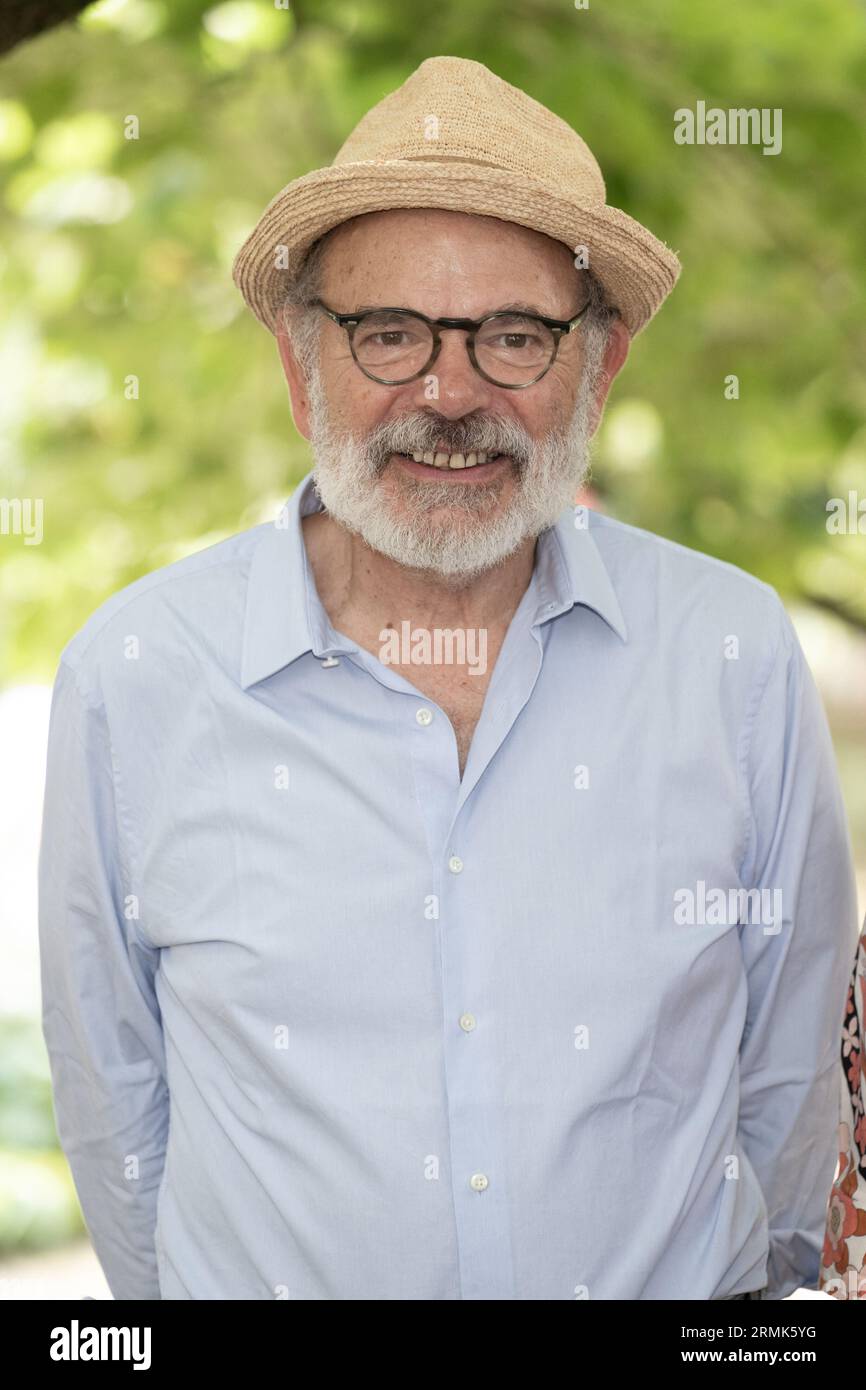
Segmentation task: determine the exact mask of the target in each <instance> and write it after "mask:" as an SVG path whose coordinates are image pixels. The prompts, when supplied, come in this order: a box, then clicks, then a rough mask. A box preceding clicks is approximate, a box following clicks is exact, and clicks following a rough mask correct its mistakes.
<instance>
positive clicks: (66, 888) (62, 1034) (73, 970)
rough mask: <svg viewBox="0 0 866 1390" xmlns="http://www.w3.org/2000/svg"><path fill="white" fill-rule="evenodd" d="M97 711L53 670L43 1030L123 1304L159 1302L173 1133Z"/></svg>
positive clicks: (68, 1144)
mask: <svg viewBox="0 0 866 1390" xmlns="http://www.w3.org/2000/svg"><path fill="white" fill-rule="evenodd" d="M119 840H120V837H119V833H118V813H117V803H116V797H115V776H114V769H113V760H112V749H111V744H110V739H109V730H108V726H107V720H106V714H105V710H104V708H103V707H102V705H101V703H100V702H99V701H98V700H97V701H94V700H93V699H92V698H88V697H85V695H84V693H83V692H82V690H81V689H80V688H79V684H78V680H77V678H76V674H75V672H74V670H73V669H72V668H71V666H69V665H67V664H66V662H65V661H64V660H63V659H61V664H60V668H59V670H58V673H57V677H56V680H55V684H54V691H53V695H52V702H51V714H50V721H49V730H48V760H47V776H46V785H45V800H44V807H43V817H42V838H41V843H40V850H39V946H40V968H41V981H42V1029H43V1035H44V1038H45V1042H46V1046H47V1048H48V1056H49V1062H50V1066H51V1077H52V1083H53V1093H54V1114H55V1119H56V1123H57V1132H58V1135H59V1138H60V1143H61V1146H62V1148H63V1150H64V1152H65V1154H66V1157H67V1159H68V1161H69V1165H70V1168H71V1170H72V1175H73V1178H74V1181H75V1186H76V1190H77V1192H78V1197H79V1200H80V1202H81V1208H82V1212H83V1214H84V1219H85V1222H86V1225H87V1229H88V1232H89V1234H90V1238H91V1240H92V1242H93V1246H94V1249H95V1250H96V1254H97V1255H98V1257H99V1260H100V1263H101V1264H102V1268H103V1270H104V1272H105V1276H106V1279H107V1281H108V1285H109V1288H110V1289H111V1292H112V1294H113V1295H114V1297H115V1298H117V1299H146V1300H155V1299H159V1297H160V1292H159V1281H158V1276H157V1260H156V1252H155V1247H154V1228H155V1224H156V1208H157V1200H158V1193H159V1186H160V1182H161V1178H162V1173H163V1168H164V1162H165V1145H166V1138H167V1133H168V1109H169V1098H168V1088H167V1085H166V1080H165V1054H164V1046H163V1034H162V1026H161V1020H160V1011H159V1005H158V1002H157V997H156V992H155V988H154V977H155V972H156V967H157V963H158V955H159V953H158V951H155V950H154V949H153V948H151V947H148V946H147V945H146V944H145V943H144V941H143V940H142V939H141V938H140V937H139V935H138V932H137V928H136V925H135V902H134V899H133V898H132V896H131V894H130V884H129V876H128V864H126V863H125V862H124V860H123V856H122V849H121V844H120V842H119Z"/></svg>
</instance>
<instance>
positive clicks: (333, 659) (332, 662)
mask: <svg viewBox="0 0 866 1390" xmlns="http://www.w3.org/2000/svg"><path fill="white" fill-rule="evenodd" d="M339 664H340V658H339V657H338V656H326V657H325V659H324V661H323V662H322V666H323V668H324V667H325V666H339Z"/></svg>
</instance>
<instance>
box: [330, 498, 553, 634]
mask: <svg viewBox="0 0 866 1390" xmlns="http://www.w3.org/2000/svg"><path fill="white" fill-rule="evenodd" d="M303 531H304V543H305V545H306V549H307V555H308V558H309V561H310V568H311V569H312V572H313V578H314V579H315V582H316V589H317V590H318V594H319V598H320V599H321V602H322V606H323V607H324V609H325V612H326V613H327V614H328V617H329V618H330V620H331V622H332V624H333V626H334V627H335V628H336V629H337V630H338V631H340V632H344V633H346V635H347V636H354V635H355V634H356V633H358V632H359V631H375V632H378V631H379V630H380V629H381V628H384V627H387V626H388V625H389V624H392V625H393V624H397V623H399V622H401V621H403V620H405V619H408V620H410V621H411V622H412V623H413V625H415V626H419V627H427V628H433V627H447V628H486V629H490V630H493V631H495V630H497V629H502V628H504V627H507V626H508V624H509V623H510V621H511V619H512V617H513V616H514V612H515V610H516V608H517V605H518V604H519V603H520V600H521V598H522V597H523V595H524V593H525V592H526V588H527V586H528V584H529V581H530V579H531V577H532V567H533V564H534V562H535V541H534V540H531V539H530V540H527V541H526V542H525V543H524V544H523V545H522V546H521V547H520V549H519V550H518V551H516V552H515V554H514V555H511V556H509V558H508V559H507V560H504V561H503V562H502V564H500V565H497V566H496V567H495V568H494V569H491V570H488V571H486V572H485V573H483V574H481V575H478V576H476V577H475V578H473V579H471V580H460V581H459V582H456V581H454V580H453V579H449V578H443V577H442V576H441V575H436V574H432V573H430V572H429V571H419V570H412V569H407V568H406V567H405V566H403V565H400V564H398V563H397V562H396V561H395V560H391V559H389V557H388V556H386V555H381V554H380V553H379V552H378V551H375V550H371V549H370V547H369V546H368V545H367V544H366V542H364V541H363V540H361V538H360V536H357V535H354V534H353V533H352V532H350V531H347V530H346V529H345V527H343V526H341V525H340V524H339V523H338V522H336V521H334V520H333V518H332V517H330V516H329V515H328V514H327V512H315V513H313V514H312V515H311V516H307V517H305V518H304V520H303Z"/></svg>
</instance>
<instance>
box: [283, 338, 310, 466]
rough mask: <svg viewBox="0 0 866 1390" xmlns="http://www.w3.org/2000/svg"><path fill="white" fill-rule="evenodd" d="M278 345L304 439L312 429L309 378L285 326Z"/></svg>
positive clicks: (295, 413) (295, 415)
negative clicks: (308, 391) (308, 389)
mask: <svg viewBox="0 0 866 1390" xmlns="http://www.w3.org/2000/svg"><path fill="white" fill-rule="evenodd" d="M276 337H277V347H278V348H279V351H280V361H281V362H282V364H283V371H284V372H285V374H286V381H287V382H288V385H289V400H290V401H291V403H292V417H293V419H294V421H295V425H296V427H297V429H298V432H299V433H300V434H302V435H303V437H304V439H309V438H310V434H311V429H310V400H309V395H308V393H307V380H306V377H305V376H304V372H303V369H302V367H301V364H300V362H299V361H298V359H297V357H296V356H295V353H294V349H293V347H292V344H291V341H290V339H289V336H288V334H287V333H286V331H285V329H284V328H280V329H279V331H278V332H277V335H276Z"/></svg>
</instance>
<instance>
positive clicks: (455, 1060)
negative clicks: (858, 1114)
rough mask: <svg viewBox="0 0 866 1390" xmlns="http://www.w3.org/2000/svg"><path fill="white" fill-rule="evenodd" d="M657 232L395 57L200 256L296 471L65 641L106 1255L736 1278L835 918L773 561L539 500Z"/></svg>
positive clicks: (69, 1052)
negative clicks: (298, 461) (353, 111)
mask: <svg viewBox="0 0 866 1390" xmlns="http://www.w3.org/2000/svg"><path fill="white" fill-rule="evenodd" d="M678 270H679V263H678V262H677V260H676V258H675V257H674V256H673V255H672V253H671V252H670V251H668V250H667V248H665V247H664V246H663V245H662V244H661V243H660V242H658V241H656V239H655V238H654V237H653V236H652V235H651V234H650V233H649V232H647V231H646V230H645V229H644V228H642V227H640V226H639V225H638V224H637V223H635V222H633V221H632V219H630V218H628V217H627V216H626V215H625V214H624V213H622V212H620V211H618V210H617V209H614V208H608V207H607V206H606V204H605V201H604V184H603V181H602V178H601V174H600V171H599V169H598V166H597V164H596V163H595V160H594V158H593V156H592V155H591V153H590V152H589V150H588V149H587V147H586V145H585V144H584V143H583V141H582V140H581V139H580V138H579V137H578V136H577V135H576V134H575V133H574V132H573V131H571V130H570V129H569V128H568V127H567V126H566V125H565V124H564V123H563V122H562V121H560V120H558V118H556V117H555V116H553V115H552V114H551V113H550V112H548V111H546V110H545V109H544V108H543V107H541V106H539V105H538V104H537V103H536V102H534V101H533V100H532V99H531V98H529V97H528V96H526V95H525V94H524V93H522V92H520V91H518V90H516V89H515V88H513V87H510V86H508V85H507V84H506V83H504V82H502V81H500V79H499V78H497V77H496V76H494V74H492V73H491V72H489V71H488V70H487V69H486V68H485V67H483V66H481V65H480V64H478V63H474V62H468V61H465V60H461V59H457V58H431V59H428V60H427V61H426V62H425V63H423V64H422V65H421V67H420V68H419V69H418V71H417V72H415V73H414V74H413V75H412V76H411V77H410V78H409V79H408V81H407V82H406V83H405V84H404V85H403V86H402V87H401V88H400V89H399V90H398V91H397V92H395V93H392V94H391V95H390V96H388V97H387V98H385V100H384V101H382V102H381V103H380V104H379V105H378V106H376V107H375V108H374V109H373V110H372V111H371V112H369V113H368V114H367V116H365V118H364V119H363V120H362V121H361V123H360V125H359V126H358V128H357V129H356V131H355V132H354V133H353V134H352V136H351V137H350V138H349V140H348V141H347V143H346V145H344V146H343V148H342V150H341V151H340V153H339V154H338V156H337V159H336V160H335V163H334V164H333V165H332V166H331V167H330V168H328V169H326V170H320V171H317V172H316V173H314V174H309V175H306V176H304V177H303V178H301V179H299V180H296V181H295V182H294V183H292V184H290V185H289V186H288V187H287V188H286V189H284V190H283V191H282V193H280V194H279V195H278V196H277V198H275V199H274V200H273V202H272V203H271V204H270V205H269V207H268V209H266V211H265V213H264V214H263V216H262V219H261V221H260V222H259V224H258V225H257V227H256V228H255V229H254V231H253V232H252V233H251V235H250V237H249V238H248V240H247V242H246V243H245V244H244V246H243V247H242V248H241V251H240V252H239V254H238V258H237V261H236V264H235V272H234V273H235V278H236V280H237V283H238V284H239V286H240V288H241V290H242V292H243V294H244V296H245V298H246V300H247V302H248V303H249V304H250V306H251V307H252V309H253V310H254V312H255V313H256V314H257V315H258V317H259V318H260V319H261V320H262V322H263V323H265V324H266V325H267V326H268V328H270V329H271V330H272V331H273V332H274V333H275V335H276V337H277V341H278V344H279V351H280V355H281V360H282V364H283V367H284V369H285V373H286V377H287V381H288V384H289V388H290V393H291V401H292V409H293V413H294V418H295V421H296V423H297V426H298V428H299V429H300V431H301V432H302V434H304V435H305V436H306V437H307V438H308V439H309V440H310V442H311V445H312V453H313V461H314V465H315V466H314V470H313V473H312V474H311V475H310V476H308V477H307V478H306V479H305V480H304V482H303V483H302V484H301V486H300V487H299V488H298V489H297V491H296V492H295V494H294V496H293V497H292V499H291V500H290V502H289V503H287V505H286V507H285V508H283V510H282V511H281V512H280V514H279V516H278V517H277V519H276V523H271V522H266V523H264V524H262V525H260V526H257V527H253V528H252V529H251V530H249V531H246V532H244V533H242V534H240V535H237V536H234V537H232V538H230V539H229V540H227V541H225V542H223V543H221V544H219V545H216V546H212V547H210V548H209V549H206V550H204V551H202V552H201V553H199V554H197V555H194V556H192V557H191V558H188V559H185V560H183V561H181V562H180V563H177V564H173V565H169V566H167V567H166V568H164V569H161V570H158V571H156V572H155V573H153V574H151V575H148V576H146V577H145V578H144V579H141V580H139V581H137V582H136V583H135V584H132V585H131V586H129V587H128V588H126V589H125V590H123V591H122V593H120V594H117V595H115V596H114V597H113V598H112V599H110V600H109V601H108V602H107V603H105V604H103V605H102V607H101V608H100V609H98V610H97V612H96V613H95V614H94V615H93V616H92V617H91V619H90V620H89V622H88V623H87V624H86V625H85V627H84V628H83V629H82V631H81V632H79V633H78V634H77V635H76V637H75V638H74V639H73V640H72V641H71V642H70V643H69V644H68V645H67V647H66V648H65V650H64V653H63V656H62V660H61V664H60V669H59V672H58V676H57V684H56V689H55V695H54V704H53V711H52V720H51V732H50V748H49V769H48V784H47V792H46V808H45V826H44V832H43V844H42V852H41V938H42V962H43V981H44V1001H45V1003H44V1029H45V1036H46V1040H47V1043H48V1047H49V1051H50V1055H51V1061H52V1067H53V1076H54V1085H55V1097H56V1110H57V1119H58V1126H59V1132H60V1137H61V1141H62V1142H63V1144H64V1147H65V1149H66V1152H67V1154H68V1156H69V1160H70V1163H71V1165H72V1170H73V1173H74V1176H75V1180H76V1183H77V1186H78V1191H79V1194H80V1197H81V1202H82V1206H83V1209H84V1213H85V1216H86V1218H87V1222H88V1226H89V1229H90V1233H91V1236H92V1238H93V1241H94V1244H95V1247H96V1249H97V1252H98V1254H99V1256H100V1259H101V1260H102V1263H103V1266H104V1268H105V1271H106V1274H107V1277H108V1280H109V1284H110V1286H111V1288H112V1291H113V1293H114V1294H115V1296H116V1297H117V1298H122V1299H133V1298H151V1299H154V1298H159V1297H162V1298H164V1299H220V1298H236V1299H264V1298H295V1299H412V1300H414V1299H418V1300H421V1299H423V1300H438V1299H445V1300H456V1299H473V1300H481V1299H494V1300H498V1299H504V1300H505V1299H554V1300H555V1299H575V1298H586V1297H589V1298H592V1299H661V1298H676V1299H722V1298H741V1297H746V1296H751V1295H754V1296H760V1295H761V1294H763V1296H765V1297H767V1298H781V1297H784V1296H785V1295H787V1294H789V1293H790V1292H791V1291H792V1290H793V1289H795V1288H796V1287H797V1286H798V1285H800V1284H807V1283H814V1282H815V1281H816V1278H817V1274H818V1267H819V1259H820V1251H821V1239H822V1234H823V1221H824V1213H825V1208H826V1203H827V1198H828V1195H829V1191H830V1185H831V1183H832V1180H833V1164H834V1161H835V1157H836V1124H837V1119H838V1116H837V1113H836V1100H837V1091H836V1056H837V1042H838V1036H839V1026H840V1022H841V1017H842V1009H843V1005H844V998H845V987H846V983H847V975H848V969H849V964H850V959H851V950H852V948H853V942H854V940H855V939H856V921H855V910H854V886H853V875H852V867H851V860H850V853H849V844H848V832H847V827H846V823H845V815H844V811H843V806H842V800H841V797H840V793H839V787H838V784H837V778H836V772H835V769H834V762H833V755H832V748H831V744H830V739H829V735H828V731H827V726H826V722H825V719H824V716H823V713H822V710H821V706H820V702H819V699H818V697H817V694H816V690H815V686H814V683H813V681H812V679H811V676H810V674H809V671H808V669H807V667H806V664H805V662H804V659H803V655H802V652H801V650H800V647H799V645H798V642H797V639H796V636H795V634H794V631H793V628H792V626H791V623H790V621H789V619H788V618H787V616H786V614H785V611H784V609H783V607H782V605H781V603H780V601H779V598H778V597H777V595H776V594H775V592H774V591H773V590H772V589H771V588H770V587H769V586H767V585H766V584H763V583H761V582H759V581H758V580H757V579H754V578H752V577H751V576H749V575H746V574H744V573H743V572H742V571H740V570H737V569H735V568H733V567H732V566H730V565H726V564H722V563H720V562H718V561H716V560H713V559H711V558H708V557H706V556H703V555H699V554H696V553H694V552H692V551H689V550H686V549H685V548H683V547H680V546H677V545H674V544H671V543H669V542H667V541H664V540H662V539H660V538H658V537H656V536H653V535H650V534H648V533H646V532H643V531H640V530H637V529H636V528H633V527H629V526H626V525H623V524H620V523H617V522H616V521H613V520H609V519H607V518H604V517H602V516H600V515H598V514H597V513H595V512H590V511H589V510H588V509H585V508H580V507H578V508H575V507H574V506H572V500H573V498H574V497H575V494H576V491H577V489H578V488H579V486H580V484H581V481H582V479H583V477H584V475H585V472H586V459H587V445H588V440H589V438H590V437H591V435H592V433H593V431H594V430H595V428H596V426H597V424H598V420H599V416H600V414H601V411H602V408H603V405H604V401H605V397H606V395H607V392H608V390H609V387H610V384H611V381H612V380H613V378H614V376H615V375H616V373H617V372H618V371H619V370H620V368H621V367H622V365H623V362H624V361H625V357H626V353H627V351H628V347H629V343H630V340H631V338H632V337H633V336H634V335H635V334H636V333H637V332H639V331H640V330H641V329H642V328H643V327H644V326H645V324H646V323H647V322H648V320H649V318H650V317H651V316H652V314H653V313H654V312H655V311H656V310H657V309H658V307H659V306H660V304H661V303H662V301H663V299H664V297H665V295H666V294H667V293H669V291H670V289H671V288H672V287H673V284H674V282H675V279H676V276H677V274H678Z"/></svg>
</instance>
